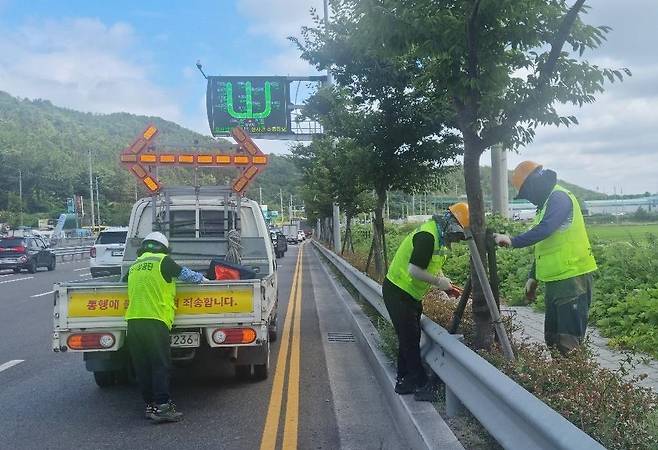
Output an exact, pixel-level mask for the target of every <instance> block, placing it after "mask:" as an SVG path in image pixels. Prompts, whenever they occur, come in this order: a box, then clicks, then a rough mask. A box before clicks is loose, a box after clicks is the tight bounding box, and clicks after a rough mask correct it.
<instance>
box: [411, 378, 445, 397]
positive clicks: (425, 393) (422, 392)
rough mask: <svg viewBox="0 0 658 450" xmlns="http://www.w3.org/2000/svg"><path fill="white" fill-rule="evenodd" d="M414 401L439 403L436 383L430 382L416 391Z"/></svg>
mask: <svg viewBox="0 0 658 450" xmlns="http://www.w3.org/2000/svg"><path fill="white" fill-rule="evenodd" d="M414 400H416V401H417V402H438V401H439V389H438V386H437V385H436V383H434V382H432V381H431V380H428V381H427V382H425V384H423V385H422V386H418V387H417V388H416V390H415V391H414Z"/></svg>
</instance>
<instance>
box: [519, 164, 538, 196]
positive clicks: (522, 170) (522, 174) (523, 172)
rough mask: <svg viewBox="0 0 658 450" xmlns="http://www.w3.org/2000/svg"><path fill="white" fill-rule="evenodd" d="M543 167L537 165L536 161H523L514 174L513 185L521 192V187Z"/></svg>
mask: <svg viewBox="0 0 658 450" xmlns="http://www.w3.org/2000/svg"><path fill="white" fill-rule="evenodd" d="M541 168H542V165H541V164H537V163H536V162H534V161H523V162H521V163H519V165H518V166H516V169H514V173H513V174H512V184H513V185H514V187H515V188H516V190H517V191H520V190H521V186H523V183H524V182H525V180H526V178H528V176H529V175H530V174H531V173H532V172H534V171H535V170H537V169H541Z"/></svg>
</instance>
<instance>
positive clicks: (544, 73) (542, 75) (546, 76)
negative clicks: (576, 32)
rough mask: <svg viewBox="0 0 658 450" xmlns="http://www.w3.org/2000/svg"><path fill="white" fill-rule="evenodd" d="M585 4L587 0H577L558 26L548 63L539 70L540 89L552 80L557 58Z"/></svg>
mask: <svg viewBox="0 0 658 450" xmlns="http://www.w3.org/2000/svg"><path fill="white" fill-rule="evenodd" d="M584 4H585V0H576V3H574V5H573V6H572V7H571V8H570V9H569V11H568V12H567V13H566V14H565V16H564V18H563V19H562V23H561V24H560V28H558V30H557V33H556V34H555V38H554V39H553V42H551V53H550V54H549V55H548V59H547V60H546V64H545V65H544V67H542V69H541V71H540V72H539V84H538V86H537V87H538V89H543V88H544V87H545V86H546V85H547V84H548V80H550V77H551V75H553V72H554V71H555V65H556V64H557V60H558V58H559V57H560V54H561V53H562V47H564V43H565V42H566V41H567V39H568V38H569V34H570V33H571V29H572V28H573V24H574V22H575V21H576V19H577V18H578V13H579V12H580V10H581V9H582V7H583V5H584Z"/></svg>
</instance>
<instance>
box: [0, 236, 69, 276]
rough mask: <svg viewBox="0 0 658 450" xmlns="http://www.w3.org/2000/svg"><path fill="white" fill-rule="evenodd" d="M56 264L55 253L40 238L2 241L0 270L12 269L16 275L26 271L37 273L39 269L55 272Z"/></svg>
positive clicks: (0, 242) (14, 238)
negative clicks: (44, 268) (43, 268)
mask: <svg viewBox="0 0 658 450" xmlns="http://www.w3.org/2000/svg"><path fill="white" fill-rule="evenodd" d="M55 264H56V257H55V253H53V251H52V250H50V247H49V246H48V244H47V243H46V242H45V241H44V240H43V239H41V237H39V236H20V237H6V238H3V239H0V269H12V270H13V271H14V272H15V273H18V272H20V271H21V270H22V269H26V270H27V271H28V272H30V273H35V272H36V271H37V269H38V268H39V267H47V268H48V270H55Z"/></svg>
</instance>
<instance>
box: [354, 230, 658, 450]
mask: <svg viewBox="0 0 658 450" xmlns="http://www.w3.org/2000/svg"><path fill="white" fill-rule="evenodd" d="M492 223H493V224H495V226H496V228H497V229H504V230H505V231H507V232H511V233H516V232H519V231H521V230H522V229H524V228H525V227H526V225H524V224H519V223H515V222H509V221H505V220H503V219H500V218H496V219H494V220H492ZM414 227H415V225H412V224H405V225H399V226H398V225H393V224H387V226H386V231H387V242H388V244H389V245H390V248H389V251H390V252H391V254H394V252H395V250H396V249H397V246H398V245H399V243H400V242H401V240H402V239H403V238H404V236H406V234H407V233H408V232H410V231H411V230H413V228H414ZM352 232H353V233H354V240H353V241H354V247H355V252H354V253H351V252H346V253H345V254H344V255H343V257H345V258H346V259H348V260H349V261H350V262H352V264H353V265H354V266H355V267H358V268H360V269H361V270H365V266H366V262H367V253H368V246H369V239H370V235H369V228H368V227H367V226H365V225H360V224H359V225H354V226H353V231H352ZM594 251H595V252H596V254H597V260H598V262H599V268H600V270H599V273H598V275H597V281H596V283H597V284H596V290H595V299H594V304H593V307H592V314H591V317H592V321H593V322H596V323H597V324H598V327H599V329H600V330H601V331H602V332H603V333H605V334H607V335H615V337H613V339H612V343H613V344H618V345H620V346H623V347H625V348H632V349H635V350H640V351H645V352H647V353H650V354H652V355H653V356H658V354H657V352H656V348H658V345H657V344H658V342H656V341H655V337H654V330H655V329H656V327H657V325H658V321H656V318H657V317H658V315H656V310H655V309H652V308H655V306H654V305H656V304H658V296H655V295H656V294H658V286H656V287H655V288H654V287H649V286H651V282H650V281H649V280H651V279H653V280H655V279H657V276H658V270H656V269H658V264H655V265H652V264H647V263H646V261H648V260H649V259H650V258H652V257H653V259H656V260H658V258H656V257H658V255H657V254H656V253H658V250H656V245H655V241H654V238H652V237H650V236H649V237H647V239H646V240H645V241H644V242H642V243H637V242H635V243H628V242H624V241H602V240H601V241H599V240H597V241H596V243H595V244H594ZM647 252H653V253H647ZM497 256H498V269H499V275H500V279H501V286H500V289H501V296H502V297H503V301H505V302H506V303H507V304H516V305H518V304H525V302H524V299H523V290H522V289H523V284H524V283H525V280H526V277H527V270H528V268H529V267H530V264H531V262H532V254H531V252H530V251H529V250H514V251H510V250H499V251H498V252H497ZM468 258H469V255H468V252H467V249H466V246H465V245H463V244H459V245H454V246H453V248H452V250H451V255H450V257H449V260H448V263H447V264H446V266H445V270H446V274H447V275H448V276H449V277H450V278H451V279H452V280H453V281H455V282H458V283H463V281H464V279H465V276H466V275H467V274H468ZM645 258H646V259H645ZM631 274H632V275H631ZM369 275H370V276H371V277H373V278H377V277H376V274H375V272H374V270H372V267H371V269H370V270H369ZM379 280H380V281H381V279H379ZM620 280H625V281H623V282H622V281H620ZM632 285H635V286H637V289H635V290H633V289H632V288H630V287H631V286H632ZM629 289H630V290H629ZM608 291H610V292H608ZM539 297H540V298H539V299H538V301H537V303H536V305H535V307H537V308H539V309H541V308H542V307H543V299H542V296H541V295H540V296H539ZM423 305H424V313H425V314H426V315H427V316H428V317H429V318H431V319H432V320H434V321H435V322H437V323H438V324H440V325H441V326H443V327H447V326H448V324H449V323H450V321H451V319H452V315H453V312H454V309H455V305H456V303H455V300H454V299H446V298H445V297H444V296H442V295H440V294H439V292H437V291H431V292H430V294H428V296H427V297H426V298H425V300H424V302H423ZM621 309H623V311H620V310H621ZM650 311H654V312H650ZM647 313H648V314H647ZM613 317H614V318H623V320H617V319H614V320H613V319H611V318H613ZM651 317H652V318H651ZM626 324H627V325H628V326H625V325H626ZM472 325H473V324H472V316H471V307H470V304H469V305H468V306H467V310H466V312H465V314H464V316H463V319H462V323H461V326H460V330H459V332H460V333H462V334H463V335H464V339H465V343H466V344H467V345H469V346H472V345H473V343H474V339H475V335H474V333H473V326H472ZM505 325H506V327H507V330H508V334H509V335H510V336H513V335H514V334H513V332H514V331H515V330H516V329H517V328H518V325H517V324H515V323H514V320H513V317H507V318H506V321H505ZM378 328H380V329H382V330H383V333H384V350H385V352H386V353H387V354H389V356H392V357H393V359H394V356H395V351H396V342H395V335H394V334H393V333H390V330H387V329H386V327H385V326H382V325H381V324H380V326H379V327H378ZM512 344H513V347H514V351H515V354H516V356H517V360H516V361H515V362H513V363H510V362H507V361H506V360H505V359H504V358H503V356H502V353H500V352H499V349H498V348H497V346H494V347H492V349H491V350H489V351H486V350H480V351H479V353H480V355H481V356H483V357H484V358H486V359H487V360H488V361H489V362H491V363H492V364H493V365H495V366H496V367H498V368H499V369H500V370H501V371H503V372H504V373H505V374H507V375H508V376H509V377H511V378H512V379H514V380H515V381H516V382H517V383H519V384H520V385H521V386H523V387H524V388H525V389H526V390H528V391H529V392H531V393H532V394H534V395H535V396H537V397H538V398H539V399H540V400H542V401H543V402H544V403H546V404H547V405H548V406H550V407H551V408H553V409H554V410H556V411H557V412H559V413H560V414H561V415H563V416H564V417H565V418H567V419H568V420H569V421H571V422H572V423H573V424H574V425H576V426H578V427H579V428H581V429H582V430H583V431H585V432H586V433H588V434H589V435H590V436H592V437H593V438H595V439H596V440H598V441H599V442H601V444H603V445H604V446H605V447H606V448H609V449H630V448H632V449H656V448H658V396H657V395H656V393H654V392H653V391H652V390H651V389H648V388H643V387H640V386H639V385H638V384H637V381H639V378H638V377H635V378H633V377H630V375H629V373H630V368H631V367H632V365H633V364H634V362H633V358H632V357H631V354H629V356H628V358H627V359H626V360H625V361H623V362H622V363H620V365H619V368H618V369H616V370H609V369H606V368H603V367H601V366H600V365H599V364H598V363H597V361H596V358H595V356H594V355H593V354H592V353H591V352H590V351H589V350H588V349H587V348H584V349H583V350H582V351H581V352H578V353H577V354H575V355H572V356H570V357H569V358H564V357H562V356H561V355H559V354H551V353H549V352H548V351H547V349H546V347H545V346H544V345H543V344H535V343H529V342H526V341H521V340H519V339H516V338H514V337H513V338H512Z"/></svg>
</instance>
